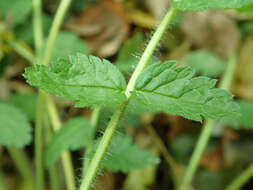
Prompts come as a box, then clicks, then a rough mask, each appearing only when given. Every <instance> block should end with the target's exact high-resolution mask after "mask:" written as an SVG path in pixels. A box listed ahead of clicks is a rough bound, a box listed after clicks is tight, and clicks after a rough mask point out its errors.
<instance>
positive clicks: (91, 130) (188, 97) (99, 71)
mask: <svg viewBox="0 0 253 190" xmlns="http://www.w3.org/2000/svg"><path fill="white" fill-rule="evenodd" d="M252 2H253V1H252V0H245V1H229V0H222V1H216V0H213V1H203V0H198V1H194V0H187V1H185V0H177V1H173V2H172V5H171V6H172V8H171V9H170V10H169V11H168V12H167V14H166V15H165V16H164V18H163V20H162V22H161V24H160V25H159V26H158V28H157V29H156V31H155V33H154V35H153V36H152V38H151V40H150V41H149V43H148V45H147V47H146V49H145V51H144V52H143V54H142V56H141V58H140V60H139V61H138V64H137V62H136V59H133V60H131V59H130V61H129V60H128V59H129V58H128V57H127V56H126V55H127V54H130V53H131V52H136V51H138V48H137V46H138V43H140V41H141V36H138V35H137V36H135V37H134V38H133V41H130V42H128V43H127V45H126V46H125V47H124V48H123V49H122V51H121V53H120V55H119V58H118V60H117V61H116V62H117V65H118V68H117V66H115V65H113V64H112V63H111V62H110V61H108V60H105V59H100V58H98V57H95V56H88V55H85V54H83V53H87V52H88V48H87V47H86V46H85V45H83V43H82V42H81V41H80V39H79V38H78V37H77V36H75V35H74V34H71V33H70V34H69V33H66V32H59V29H60V25H61V23H62V20H63V18H64V15H65V13H66V10H67V8H68V7H69V5H70V3H71V0H62V1H61V4H60V6H59V8H58V11H57V13H56V16H55V19H54V20H53V23H52V27H51V30H50V32H49V36H48V38H47V40H46V41H47V43H45V44H43V39H44V37H43V29H42V14H41V1H40V0H34V36H35V49H36V53H35V56H34V55H33V54H32V53H30V52H27V51H25V50H24V49H22V47H20V46H18V44H17V43H15V42H9V44H10V46H11V47H12V48H13V49H15V50H16V51H17V52H18V53H19V54H21V55H23V56H24V57H25V58H26V59H27V60H28V61H30V62H32V64H33V65H34V66H33V67H29V68H26V69H25V73H24V75H23V76H24V77H25V78H26V80H27V82H28V83H29V84H30V85H31V86H35V87H38V88H39V89H40V91H39V95H38V97H34V96H32V99H33V101H36V99H37V107H36V110H37V111H36V112H37V113H36V116H35V115H33V113H34V109H35V108H34V107H32V106H31V107H24V106H23V104H22V101H20V97H21V99H22V100H25V98H28V99H29V100H30V98H31V97H27V96H26V95H18V94H17V95H16V96H12V97H11V99H10V101H9V102H1V103H0V121H1V124H0V133H1V134H4V135H1V136H0V137H1V138H0V144H1V145H4V146H8V147H9V151H10V153H11V152H13V153H14V151H12V150H13V149H12V147H11V146H15V147H24V146H25V145H27V144H29V143H30V140H31V127H30V125H29V122H28V120H29V119H30V120H33V119H35V123H36V127H35V147H34V149H35V165H36V176H35V177H36V184H35V188H36V189H38V190H43V189H45V184H44V183H45V180H44V164H45V166H46V168H49V169H53V166H54V164H55V161H56V160H58V158H59V157H60V155H61V156H62V160H63V166H64V173H65V175H66V180H65V181H66V184H67V187H68V189H69V190H70V189H75V180H74V174H73V173H74V172H73V166H72V161H71V157H70V154H69V153H68V152H66V151H69V150H79V149H81V148H84V147H86V153H85V160H84V165H83V169H84V173H83V177H82V180H81V186H80V188H79V189H80V190H88V189H90V188H91V187H92V184H93V182H94V179H95V177H96V175H97V173H98V171H99V170H100V169H101V168H107V169H109V170H110V171H122V172H129V171H131V170H133V169H137V168H144V167H146V166H149V165H155V164H157V163H158V162H159V159H158V158H157V156H155V155H153V154H151V153H150V152H148V151H145V150H141V149H140V148H139V147H137V146H136V145H135V144H133V142H132V140H131V138H130V137H129V136H127V135H125V134H124V135H115V132H116V130H117V127H118V125H119V124H120V120H121V118H122V117H123V116H124V114H125V113H134V114H139V113H142V112H149V113H150V112H165V113H168V114H172V115H179V116H183V117H184V118H187V119H190V120H194V121H198V122H202V121H203V118H209V119H211V120H207V122H206V125H205V126H204V127H203V131H202V132H201V135H200V138H199V141H198V143H197V145H196V148H195V151H194V153H193V156H192V158H191V160H190V163H189V166H188V168H187V169H186V171H185V177H184V179H183V182H182V186H181V187H179V189H180V190H185V189H188V187H189V186H190V183H191V181H192V179H193V177H194V174H195V172H196V169H197V167H198V164H199V162H200V158H201V155H202V154H203V151H204V149H205V147H206V145H207V143H208V140H209V138H210V134H211V131H212V128H213V126H214V124H215V120H221V121H222V122H231V121H232V122H233V121H235V120H236V121H238V122H242V121H241V120H240V118H239V116H240V111H239V106H238V104H237V103H235V102H233V101H232V100H233V95H232V94H230V93H228V92H227V91H228V90H229V88H230V86H231V82H232V79H233V74H234V71H235V68H236V63H237V62H236V58H235V53H233V54H232V55H231V58H230V61H229V66H228V68H227V70H226V73H225V74H224V78H223V79H222V82H221V84H220V87H221V89H219V88H215V85H216V80H214V79H211V78H208V77H205V76H199V77H195V76H194V75H195V72H194V70H193V69H192V68H191V67H189V66H178V63H177V61H165V62H163V63H161V62H160V61H156V60H155V61H150V60H151V57H152V55H153V53H154V51H155V49H156V47H157V45H158V44H159V41H160V39H161V38H162V37H163V35H164V33H165V32H166V30H167V28H168V26H169V25H170V24H171V22H172V20H173V18H174V17H175V15H176V14H177V12H178V11H179V10H181V11H186V10H187V11H202V10H206V9H209V8H215V9H231V8H240V7H242V6H245V5H248V4H250V3H252ZM17 6H18V5H17ZM0 7H1V4H0ZM2 7H4V6H2ZM15 8H16V7H15V6H14V7H13V8H12V7H11V8H10V10H11V11H12V9H13V10H14V12H15V13H16V10H15ZM27 12H28V11H27ZM27 14H28V13H27ZM13 16H15V14H13ZM16 17H17V16H15V18H16ZM20 22H22V20H19V19H17V20H16V19H14V24H18V23H20ZM57 36H58V37H57ZM66 44H67V46H65V45H66ZM58 46H59V47H63V46H64V51H59V48H58ZM132 49H133V50H132ZM79 51H82V52H83V53H76V52H79ZM202 53H203V52H202ZM66 54H70V55H69V56H68V57H67V56H66ZM201 56H204V57H205V56H206V57H208V56H209V58H210V59H215V57H214V56H213V55H210V54H207V53H203V54H202V55H201ZM201 59H202V58H201ZM126 60H128V61H129V64H127V67H124V66H123V64H122V63H123V62H125V61H126ZM215 60H216V61H217V59H215ZM188 61H189V60H188ZM51 62H52V63H51ZM186 62H187V60H186ZM217 62H219V60H218V61H217ZM220 62H222V61H220ZM50 63H51V64H50ZM148 63H150V64H148ZM135 65H136V67H135V70H134V72H133V74H132V76H131V78H130V80H129V82H128V83H126V80H125V77H124V75H123V74H122V73H121V72H120V70H121V71H122V72H123V73H126V72H129V71H131V70H132V68H133V66H135ZM221 65H222V66H221V68H220V69H218V71H215V72H214V73H211V74H207V75H210V76H217V75H219V74H220V72H221V71H223V69H224V64H223V62H222V63H221ZM204 70H205V69H204ZM199 72H200V73H201V69H200V70H199ZM217 72H218V74H217ZM222 88H223V89H222ZM224 89H225V90H224ZM46 93H49V94H55V95H57V96H59V97H61V98H63V99H66V100H70V101H74V102H75V106H76V107H91V108H93V109H94V111H93V114H92V120H91V121H88V120H86V119H84V118H72V119H70V120H69V121H67V122H66V123H64V124H62V123H61V121H60V119H59V115H58V113H57V110H56V107H55V103H54V101H53V100H52V98H51V97H50V96H49V95H47V94H46ZM108 100H109V101H108ZM239 104H240V102H239ZM103 108H110V109H112V110H114V112H113V114H112V117H111V120H110V121H109V123H108V125H107V127H106V129H105V132H104V134H103V136H102V137H101V138H98V139H95V133H96V131H97V124H98V119H99V112H100V110H101V109H103ZM45 110H48V114H45V112H46V111H45ZM9 115H12V116H13V117H14V121H15V122H18V123H13V122H10V120H8V118H9ZM48 120H50V124H49V122H48ZM3 125H6V126H8V128H7V129H6V128H4V126H3ZM50 125H52V128H53V129H54V130H55V131H56V132H55V134H54V135H51V129H49V130H48V131H49V132H48V138H49V137H50V138H49V139H50V140H49V143H48V144H47V148H46V151H45V152H43V138H42V134H43V128H44V127H45V126H46V127H47V129H48V127H49V126H50ZM245 125H247V124H245ZM60 126H61V127H60ZM9 130H11V131H15V132H18V133H19V136H18V138H15V137H14V136H13V134H12V133H11V132H10V131H9ZM149 130H150V129H149ZM151 133H152V131H151ZM51 136H52V137H51ZM158 143H160V145H159V146H161V147H162V148H161V149H163V152H165V153H164V154H165V155H166V157H167V159H168V160H169V161H168V162H172V163H173V164H174V161H171V158H170V155H169V156H168V153H167V152H166V150H164V149H165V148H164V146H163V145H161V142H158ZM14 150H15V149H14ZM106 152H112V154H113V157H110V156H109V157H108V158H107V159H106V160H104V159H103V158H104V156H105V154H106ZM16 155H18V154H16ZM44 155H45V156H44ZM13 157H15V156H14V155H13ZM18 157H20V158H22V155H19V156H18ZM43 157H44V158H45V163H43V159H42V158H43ZM136 157H137V158H138V159H136ZM89 159H90V161H89ZM23 160H24V159H23ZM26 164H27V163H25V161H24V163H21V164H19V166H23V167H22V168H21V169H20V171H21V173H22V172H23V173H24V174H23V176H25V177H26V178H27V179H28V180H29V181H30V185H31V186H34V184H33V183H32V182H31V178H32V174H31V172H30V170H29V169H28V167H27V166H26ZM173 164H171V167H173ZM26 167H27V168H26ZM53 173H54V170H52V174H53ZM0 174H1V173H0ZM246 174H247V176H246V177H244V178H243V179H242V180H241V179H239V181H240V182H239V183H240V185H241V183H244V182H245V181H246V180H247V179H248V178H249V177H250V175H252V166H250V168H249V172H248V170H247V171H246ZM246 174H245V175H246ZM0 177H1V178H2V175H1V176H0ZM29 178H30V179H29ZM245 178H246V179H245ZM52 179H53V177H52ZM244 179H245V180H244ZM241 181H242V182H241ZM235 183H236V182H235ZM52 184H54V180H53V181H52ZM178 184H179V182H178V181H177V186H178ZM0 185H2V186H3V188H4V184H2V183H0ZM232 186H234V185H232ZM55 188H57V187H55ZM230 189H231V188H230Z"/></svg>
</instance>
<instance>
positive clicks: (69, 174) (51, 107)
mask: <svg viewBox="0 0 253 190" xmlns="http://www.w3.org/2000/svg"><path fill="white" fill-rule="evenodd" d="M47 107H48V113H49V118H50V122H51V124H52V127H53V130H54V131H57V130H59V129H60V128H61V125H62V123H61V120H60V118H59V114H58V112H57V109H56V106H55V104H54V101H53V100H52V98H51V97H50V95H48V96H47ZM61 159H62V164H63V170H64V174H65V181H66V185H67V189H68V190H72V189H75V186H76V185H75V175H74V168H73V164H72V159H71V155H70V153H69V152H67V151H65V152H63V153H62V154H61Z"/></svg>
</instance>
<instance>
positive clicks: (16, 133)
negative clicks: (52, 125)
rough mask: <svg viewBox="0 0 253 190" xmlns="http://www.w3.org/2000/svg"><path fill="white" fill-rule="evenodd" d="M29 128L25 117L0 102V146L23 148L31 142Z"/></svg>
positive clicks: (20, 112) (15, 109)
mask: <svg viewBox="0 0 253 190" xmlns="http://www.w3.org/2000/svg"><path fill="white" fill-rule="evenodd" d="M31 131H32V129H31V126H30V124H29V122H28V120H27V118H26V115H25V114H24V113H23V112H22V111H21V110H19V109H18V108H17V107H15V106H14V105H12V104H9V103H4V102H0V144H1V145H5V146H15V147H18V148H20V147H24V146H26V145H28V144H29V143H30V142H31V138H32V135H31Z"/></svg>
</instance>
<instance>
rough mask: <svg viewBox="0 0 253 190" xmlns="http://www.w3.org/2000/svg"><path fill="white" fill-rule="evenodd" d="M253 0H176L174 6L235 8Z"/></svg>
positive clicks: (184, 7) (190, 8)
mask: <svg viewBox="0 0 253 190" xmlns="http://www.w3.org/2000/svg"><path fill="white" fill-rule="evenodd" d="M252 2H253V0H175V1H172V7H174V8H177V9H180V10H182V11H204V10H207V9H235V8H240V7H243V6H245V5H248V4H250V3H252Z"/></svg>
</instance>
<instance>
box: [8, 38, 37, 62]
mask: <svg viewBox="0 0 253 190" xmlns="http://www.w3.org/2000/svg"><path fill="white" fill-rule="evenodd" d="M8 44H9V45H10V46H11V47H12V48H13V50H14V51H15V52H17V53H18V54H19V55H21V56H22V57H23V58H25V59H26V60H27V61H29V62H30V63H32V64H33V63H34V62H35V57H34V55H33V54H32V53H31V52H30V51H28V50H27V49H25V48H24V47H23V46H22V45H20V44H19V43H18V42H16V41H9V42H8Z"/></svg>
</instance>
